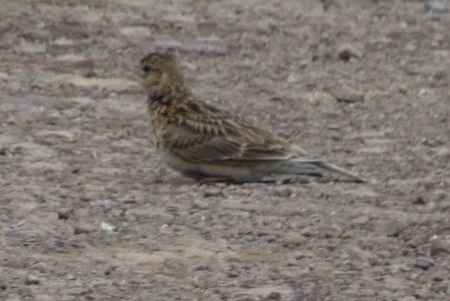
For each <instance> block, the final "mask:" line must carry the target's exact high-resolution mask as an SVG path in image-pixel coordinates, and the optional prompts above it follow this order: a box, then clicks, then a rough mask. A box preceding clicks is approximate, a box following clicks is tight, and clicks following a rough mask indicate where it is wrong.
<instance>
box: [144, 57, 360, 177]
mask: <svg viewBox="0 0 450 301" xmlns="http://www.w3.org/2000/svg"><path fill="white" fill-rule="evenodd" d="M140 74H141V78H142V85H143V87H144V89H145V91H146V92H147V93H148V100H147V104H148V109H149V112H150V117H151V121H152V124H153V131H154V134H155V137H156V144H157V150H158V152H159V153H160V155H161V157H162V160H163V161H164V162H165V163H166V164H167V165H168V166H170V167H171V168H173V169H175V170H176V171H178V172H181V173H182V174H184V175H186V176H189V177H192V178H195V179H197V180H200V181H202V182H215V181H231V182H239V183H243V182H258V181H261V180H262V179H263V178H264V177H265V176H269V175H271V174H296V175H314V176H318V175H320V172H319V170H320V169H324V170H328V171H331V172H335V173H337V174H340V175H343V176H346V177H348V178H350V179H352V180H353V181H356V182H362V181H363V180H362V179H361V178H360V177H359V176H358V175H357V174H355V173H353V172H351V171H348V170H346V169H344V168H341V167H338V166H336V165H332V164H330V163H326V162H324V161H322V160H319V159H314V158H310V157H308V156H307V153H306V152H305V151H304V150H303V149H302V148H300V147H298V146H296V145H293V144H291V143H289V142H288V141H286V140H285V139H283V138H281V137H279V136H276V135H274V134H272V133H270V132H268V131H266V130H264V129H261V128H258V127H256V126H254V125H252V124H250V123H249V122H247V121H245V120H242V119H240V118H237V117H236V116H235V115H233V114H231V113H228V112H226V111H224V110H221V109H219V108H216V107H214V106H212V105H210V104H207V103H204V102H202V101H200V100H198V99H197V98H196V97H195V95H194V94H193V93H192V92H191V91H190V90H189V88H188V87H187V86H186V84H185V81H184V77H183V73H182V72H181V70H180V67H179V66H178V64H177V61H176V59H175V57H174V56H173V55H172V54H169V53H156V52H155V53H150V54H148V55H147V56H145V57H144V58H143V59H142V60H141V61H140Z"/></svg>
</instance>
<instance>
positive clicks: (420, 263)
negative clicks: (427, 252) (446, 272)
mask: <svg viewBox="0 0 450 301" xmlns="http://www.w3.org/2000/svg"><path fill="white" fill-rule="evenodd" d="M433 265H434V261H433V260H432V259H431V258H427V257H417V258H416V260H415V262H414V266H415V267H418V268H421V269H424V270H427V269H429V268H430V267H432V266H433Z"/></svg>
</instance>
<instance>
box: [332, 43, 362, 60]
mask: <svg viewBox="0 0 450 301" xmlns="http://www.w3.org/2000/svg"><path fill="white" fill-rule="evenodd" d="M337 55H338V57H339V59H340V60H343V61H345V62H348V61H349V60H350V59H352V58H356V59H360V58H362V52H361V51H360V50H359V49H358V48H357V47H356V46H355V45H353V44H349V43H343V44H340V45H339V46H338V47H337Z"/></svg>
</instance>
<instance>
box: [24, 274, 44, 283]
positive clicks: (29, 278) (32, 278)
mask: <svg viewBox="0 0 450 301" xmlns="http://www.w3.org/2000/svg"><path fill="white" fill-rule="evenodd" d="M40 282H41V280H40V279H39V277H38V276H37V275H33V274H28V275H27V277H25V284H26V285H32V284H39V283H40Z"/></svg>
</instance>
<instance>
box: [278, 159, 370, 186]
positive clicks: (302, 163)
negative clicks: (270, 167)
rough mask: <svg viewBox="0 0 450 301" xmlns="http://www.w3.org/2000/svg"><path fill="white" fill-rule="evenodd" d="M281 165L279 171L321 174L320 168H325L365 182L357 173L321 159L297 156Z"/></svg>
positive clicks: (311, 174)
mask: <svg viewBox="0 0 450 301" xmlns="http://www.w3.org/2000/svg"><path fill="white" fill-rule="evenodd" d="M279 167H280V168H279V169H278V170H277V173H284V174H298V175H307V176H320V175H321V174H320V171H319V170H318V169H323V170H327V171H330V172H334V173H336V174H339V175H342V176H345V177H347V178H350V179H352V180H354V181H355V182H360V183H362V182H364V179H363V178H361V177H360V176H359V175H357V174H356V173H354V172H351V171H349V170H347V169H345V168H342V167H339V166H337V165H334V164H331V163H327V162H324V161H322V160H319V159H308V158H296V159H291V160H289V161H288V162H286V163H284V164H282V165H281V166H279Z"/></svg>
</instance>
